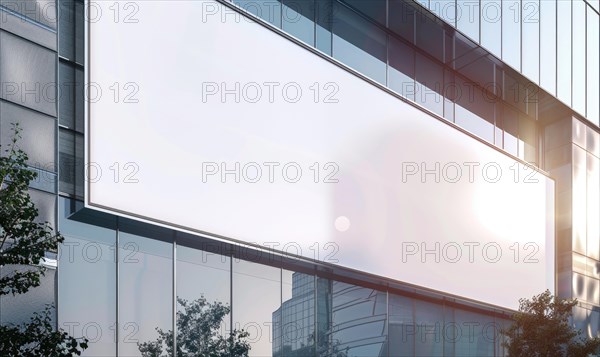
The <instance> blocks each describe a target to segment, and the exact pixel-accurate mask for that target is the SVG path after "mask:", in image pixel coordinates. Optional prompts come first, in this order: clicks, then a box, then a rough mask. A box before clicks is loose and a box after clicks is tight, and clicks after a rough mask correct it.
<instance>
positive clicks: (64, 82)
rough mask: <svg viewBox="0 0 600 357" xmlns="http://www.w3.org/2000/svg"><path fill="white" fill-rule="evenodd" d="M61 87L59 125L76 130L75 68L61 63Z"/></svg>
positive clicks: (59, 88)
mask: <svg viewBox="0 0 600 357" xmlns="http://www.w3.org/2000/svg"><path fill="white" fill-rule="evenodd" d="M58 71H59V72H58V73H59V79H60V85H59V87H58V90H59V95H60V99H59V101H60V103H59V104H60V105H59V107H60V110H59V113H58V117H59V123H60V124H61V125H64V126H66V127H67V128H70V129H75V87H76V82H75V68H74V67H73V66H71V65H69V64H68V63H67V62H64V61H60V62H59V66H58Z"/></svg>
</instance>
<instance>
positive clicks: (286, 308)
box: [273, 270, 316, 357]
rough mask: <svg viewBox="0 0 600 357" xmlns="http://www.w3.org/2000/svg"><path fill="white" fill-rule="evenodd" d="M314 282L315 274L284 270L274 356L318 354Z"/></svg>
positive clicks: (276, 320)
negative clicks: (316, 350) (316, 346)
mask: <svg viewBox="0 0 600 357" xmlns="http://www.w3.org/2000/svg"><path fill="white" fill-rule="evenodd" d="M315 283H316V280H315V277H314V276H312V275H307V274H302V273H297V272H291V271H287V270H284V271H283V276H282V296H283V303H282V304H281V308H279V309H277V310H275V311H273V326H274V329H273V331H274V333H273V335H274V342H273V356H275V357H284V356H285V357H304V356H314V355H315V288H316V286H315Z"/></svg>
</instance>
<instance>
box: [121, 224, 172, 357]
mask: <svg viewBox="0 0 600 357" xmlns="http://www.w3.org/2000/svg"><path fill="white" fill-rule="evenodd" d="M172 287H173V245H172V244H171V243H167V242H163V241H159V240H156V239H151V238H147V237H143V236H138V235H134V234H130V233H125V232H119V355H122V356H141V355H142V351H143V350H144V349H145V348H147V346H148V345H146V344H148V343H153V342H155V341H156V340H157V339H158V337H159V334H158V332H157V330H156V329H161V330H162V331H164V332H171V333H172V331H173V313H172V312H173V289H172ZM162 345H163V348H166V347H167V346H166V344H165V343H164V341H163V343H162Z"/></svg>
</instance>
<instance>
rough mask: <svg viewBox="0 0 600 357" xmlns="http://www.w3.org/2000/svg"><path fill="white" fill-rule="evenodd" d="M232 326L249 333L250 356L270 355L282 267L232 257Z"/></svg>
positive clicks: (275, 327)
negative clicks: (274, 313)
mask: <svg viewBox="0 0 600 357" xmlns="http://www.w3.org/2000/svg"><path fill="white" fill-rule="evenodd" d="M232 289H233V290H232V296H233V301H232V302H231V305H232V306H233V328H234V329H235V330H243V331H245V332H247V333H249V336H248V337H247V341H248V342H249V343H250V352H249V356H251V357H252V356H257V357H258V356H260V357H267V356H272V355H273V342H274V336H273V332H274V331H276V330H277V327H278V326H279V325H280V322H279V321H277V322H274V321H273V312H274V311H276V310H277V309H279V308H280V307H281V269H279V268H274V267H271V266H267V265H262V264H258V263H252V262H248V261H244V260H237V259H234V260H233V287H232Z"/></svg>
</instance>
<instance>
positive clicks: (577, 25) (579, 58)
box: [572, 0, 598, 115]
mask: <svg viewBox="0 0 600 357" xmlns="http://www.w3.org/2000/svg"><path fill="white" fill-rule="evenodd" d="M585 8H586V5H585V3H584V2H583V1H580V0H579V1H578V0H574V1H573V95H572V97H573V109H575V110H576V111H578V112H579V113H581V114H583V115H585V102H586V95H585V87H586V83H585V78H586V76H585V70H586V64H585V62H586V61H585V59H586V55H585V38H586V31H585V20H586V13H585ZM596 41H598V39H596ZM597 101H598V97H596V100H595V101H594V102H597Z"/></svg>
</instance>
